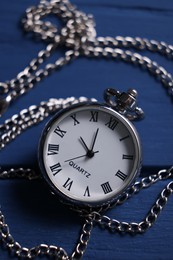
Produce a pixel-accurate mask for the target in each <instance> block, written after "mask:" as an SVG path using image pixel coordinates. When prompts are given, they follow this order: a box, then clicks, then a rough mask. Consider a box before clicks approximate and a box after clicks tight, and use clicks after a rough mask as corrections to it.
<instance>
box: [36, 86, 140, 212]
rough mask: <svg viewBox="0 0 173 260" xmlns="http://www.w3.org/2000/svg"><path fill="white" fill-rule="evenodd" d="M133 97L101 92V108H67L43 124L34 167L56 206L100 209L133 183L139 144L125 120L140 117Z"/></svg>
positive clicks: (91, 104) (90, 104) (132, 92)
mask: <svg viewBox="0 0 173 260" xmlns="http://www.w3.org/2000/svg"><path fill="white" fill-rule="evenodd" d="M136 95H137V92H136V91H135V90H129V91H128V92H127V93H125V92H123V93H120V92H119V91H116V90H115V89H107V90H106V91H105V94H104V96H105V101H106V103H104V104H100V103H97V102H84V103H78V104H75V105H72V106H70V107H67V108H65V109H62V110H61V111H59V112H58V113H57V114H56V115H55V116H54V117H53V118H52V119H51V120H50V121H49V122H48V123H47V125H46V127H45V129H44V130H43V133H42V136H41V139H40V143H39V165H40V169H41V172H42V174H43V177H44V179H45V180H46V182H47V183H48V185H49V187H50V189H51V191H52V192H53V194H55V195H58V197H59V198H60V200H61V201H63V202H65V203H67V204H70V205H71V206H77V207H80V208H86V207H90V208H97V207H103V206H105V205H108V204H111V203H112V202H114V200H115V199H117V197H118V196H119V195H120V194H122V193H123V192H124V191H125V190H126V189H127V188H128V187H129V185H130V184H132V182H133V181H134V180H135V179H136V177H137V176H138V174H139V172H140V168H141V144H140V140H139V136H138V133H137V131H136V129H135V128H134V126H133V125H132V123H131V122H130V121H129V119H128V118H130V119H132V118H134V117H137V116H138V117H139V115H140V116H141V115H142V110H141V109H139V108H137V107H136ZM112 99H115V100H112ZM139 111H140V112H139ZM134 113H135V115H133V114H134Z"/></svg>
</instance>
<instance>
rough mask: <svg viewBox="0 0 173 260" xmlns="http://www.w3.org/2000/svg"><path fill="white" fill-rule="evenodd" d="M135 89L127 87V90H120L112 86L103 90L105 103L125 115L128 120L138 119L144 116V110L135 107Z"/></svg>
mask: <svg viewBox="0 0 173 260" xmlns="http://www.w3.org/2000/svg"><path fill="white" fill-rule="evenodd" d="M137 95H138V93H137V91H136V90H135V89H129V90H128V91H127V92H120V91H118V90H116V89H113V88H108V89H106V90H105V91H104V99H105V101H106V104H107V105H109V106H110V107H112V108H113V109H115V110H116V111H118V112H119V113H120V114H122V115H124V116H126V117H127V118H128V119H129V120H139V119H142V118H143V117H144V111H143V110H142V109H141V108H139V107H137Z"/></svg>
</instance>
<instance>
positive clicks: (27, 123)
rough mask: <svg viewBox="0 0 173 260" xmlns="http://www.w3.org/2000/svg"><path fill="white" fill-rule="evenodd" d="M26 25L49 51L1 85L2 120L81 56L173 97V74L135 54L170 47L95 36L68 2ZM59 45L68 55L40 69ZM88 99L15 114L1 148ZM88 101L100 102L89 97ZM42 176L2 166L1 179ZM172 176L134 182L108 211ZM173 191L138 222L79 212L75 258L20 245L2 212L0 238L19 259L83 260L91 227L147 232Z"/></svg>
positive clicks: (172, 49)
mask: <svg viewBox="0 0 173 260" xmlns="http://www.w3.org/2000/svg"><path fill="white" fill-rule="evenodd" d="M52 14H53V15H54V16H55V17H57V18H58V19H60V20H61V22H62V24H63V27H62V28H61V29H58V28H57V27H56V26H55V25H54V24H52V23H51V22H50V21H45V19H44V20H42V19H43V18H45V17H47V16H49V15H52ZM22 24H23V28H24V30H25V31H27V32H28V33H34V35H35V36H36V37H39V38H40V39H41V40H44V41H46V42H47V43H48V45H47V47H46V49H45V50H41V51H40V52H39V53H38V55H37V57H36V58H35V59H33V60H32V61H31V62H30V63H29V65H28V66H27V67H26V68H25V69H24V70H23V71H22V72H20V73H19V74H18V75H17V76H16V78H14V79H12V80H10V81H6V82H0V95H1V98H0V116H2V115H3V113H5V111H6V110H7V109H8V106H9V105H10V103H11V102H13V101H14V100H15V99H16V98H18V97H20V96H21V95H23V94H25V93H26V92H28V91H30V90H31V89H32V88H33V87H34V86H35V85H36V83H38V82H40V81H41V80H42V79H43V78H44V77H47V76H49V75H50V74H51V73H52V72H54V71H56V70H58V69H60V68H61V67H64V66H65V65H66V64H67V63H70V62H71V61H72V60H74V59H76V58H78V57H79V56H85V57H88V58H89V57H91V58H92V57H94V58H99V57H103V58H111V59H113V60H122V61H124V62H127V63H131V64H133V65H138V66H140V67H142V68H144V69H146V70H147V71H148V72H149V73H151V74H152V75H153V76H155V77H156V78H158V79H159V80H160V82H161V83H162V85H163V86H164V87H165V88H166V89H167V91H168V94H169V95H170V96H173V78H172V75H171V74H169V73H168V72H167V71H166V70H165V68H163V67H161V66H160V65H159V64H157V63H156V62H155V61H152V60H151V59H149V58H148V57H145V56H142V55H140V54H139V53H138V52H135V51H141V50H148V51H151V52H157V53H159V54H161V55H163V56H165V57H166V58H169V59H173V46H172V45H169V44H167V43H165V42H158V41H155V40H148V39H142V38H139V37H136V38H132V37H121V36H117V37H115V38H113V37H96V31H95V23H94V19H93V17H92V15H87V14H85V13H83V12H81V11H79V10H78V9H77V8H76V7H75V6H73V5H72V4H71V3H70V2H69V1H68V0H51V1H50V2H49V1H45V0H42V1H40V3H39V5H38V6H33V7H31V8H28V9H27V10H26V12H25V16H24V18H23V19H22ZM61 46H63V47H66V48H67V49H68V50H67V51H65V53H64V56H63V57H60V58H59V59H57V60H56V61H55V63H48V64H47V65H45V67H44V68H43V69H39V67H40V65H42V64H43V63H44V62H46V60H47V59H48V58H49V57H50V56H51V55H52V54H53V53H54V52H55V51H56V50H57V48H60V47H61ZM129 49H130V50H129ZM132 50H134V51H132ZM88 100H89V99H87V98H85V97H81V98H78V99H77V98H74V97H71V98H67V99H62V98H59V99H50V100H48V101H46V102H41V103H40V105H38V106H35V105H33V106H30V107H29V108H28V109H24V110H22V111H21V112H20V113H19V114H18V115H17V114H16V115H14V116H12V118H11V119H8V120H5V122H4V123H3V124H1V125H0V149H3V148H4V147H5V146H6V145H7V144H8V143H9V142H11V141H12V140H14V139H15V138H16V137H17V136H18V135H20V134H21V133H22V132H23V131H25V130H26V129H28V128H29V127H32V126H34V125H36V124H38V123H39V122H41V121H43V120H44V119H45V118H46V117H48V116H49V115H50V114H53V113H55V112H56V111H58V110H59V109H62V108H65V107H67V106H70V105H72V104H75V103H79V102H83V101H88ZM90 101H96V100H95V99H90ZM40 177H41V176H40V174H39V173H35V172H34V170H33V169H24V168H18V169H13V168H12V169H9V170H3V169H2V168H0V179H7V178H26V179H29V180H33V179H38V178H40ZM172 177H173V167H171V168H170V169H164V170H161V171H159V172H158V173H157V174H154V175H151V176H148V177H145V178H143V179H141V180H140V181H137V182H136V183H134V184H133V185H132V186H131V187H130V188H129V189H128V190H127V191H126V192H125V193H123V194H122V195H121V196H120V197H119V198H118V199H117V200H116V201H115V202H114V203H113V204H111V205H108V206H107V208H104V210H106V209H108V208H112V207H115V206H117V205H120V204H122V203H124V202H125V201H126V200H127V199H129V198H130V197H131V196H132V195H134V194H137V193H138V192H139V191H140V190H141V189H144V188H148V187H149V186H151V185H152V184H154V183H156V182H158V181H161V180H165V179H169V178H172ZM172 193H173V181H171V182H170V183H169V184H167V186H166V187H165V188H164V189H163V190H162V192H161V194H160V196H159V197H158V199H157V200H156V202H155V204H154V205H153V206H152V207H151V209H150V211H149V213H148V214H147V216H146V217H145V218H144V220H143V221H141V222H140V223H127V222H120V221H118V220H116V219H111V218H109V217H108V216H105V215H102V213H101V211H97V212H96V211H94V212H90V213H84V212H80V213H81V215H82V217H84V219H85V220H84V224H83V227H82V230H81V235H80V237H79V241H78V243H77V246H76V248H75V249H74V252H73V253H72V254H71V256H69V255H68V254H67V252H66V251H65V250H64V249H63V248H61V247H57V246H53V245H50V246H49V245H46V244H40V245H38V246H36V247H33V248H25V247H22V246H21V245H20V244H19V243H18V242H16V241H15V240H14V238H13V237H12V235H11V234H10V230H9V227H8V225H7V224H6V223H5V220H4V216H3V214H2V212H0V238H1V240H2V242H3V243H4V245H5V247H6V248H7V249H8V250H9V251H10V252H11V254H12V255H14V256H17V257H19V258H28V259H33V258H35V257H36V256H42V255H46V256H50V257H54V258H55V259H65V260H66V259H80V258H81V257H82V256H83V254H84V252H85V250H86V248H87V245H88V242H89V239H90V235H91V231H92V228H93V224H98V225H100V226H101V227H102V228H105V229H108V230H109V231H111V232H120V233H132V234H137V233H143V232H145V231H146V230H147V229H148V228H150V227H151V226H152V225H153V224H154V222H155V221H156V219H157V217H158V216H159V214H160V212H161V210H162V209H163V208H164V206H165V205H166V203H167V201H168V198H169V196H170V195H171V194H172Z"/></svg>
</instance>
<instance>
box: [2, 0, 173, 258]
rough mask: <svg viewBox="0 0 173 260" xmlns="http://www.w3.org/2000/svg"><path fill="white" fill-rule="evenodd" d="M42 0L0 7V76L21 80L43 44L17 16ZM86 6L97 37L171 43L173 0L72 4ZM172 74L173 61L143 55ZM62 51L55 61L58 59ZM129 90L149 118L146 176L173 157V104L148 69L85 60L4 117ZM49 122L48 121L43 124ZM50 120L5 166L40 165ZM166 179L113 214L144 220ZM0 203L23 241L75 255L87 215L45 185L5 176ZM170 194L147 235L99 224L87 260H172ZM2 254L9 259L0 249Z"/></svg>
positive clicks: (25, 137)
mask: <svg viewBox="0 0 173 260" xmlns="http://www.w3.org/2000/svg"><path fill="white" fill-rule="evenodd" d="M35 3H38V1H30V0H25V1H17V0H13V1H11V2H10V4H9V2H7V1H1V5H0V11H1V16H0V60H1V62H0V72H1V76H0V80H1V81H3V80H7V79H11V78H12V77H15V76H16V74H17V73H18V72H19V71H21V70H22V69H23V68H24V67H25V66H26V65H27V64H28V63H29V62H30V60H31V59H32V58H33V57H35V56H36V55H37V53H38V51H39V50H40V49H42V48H45V44H44V43H42V42H36V41H33V40H31V39H28V37H27V36H26V35H23V34H22V31H21V28H20V26H19V19H20V17H21V15H22V14H23V12H24V10H25V9H26V8H27V7H28V6H30V5H31V4H35ZM73 3H75V4H76V5H77V6H78V7H79V8H80V9H82V10H84V11H85V12H87V13H93V14H94V17H95V20H96V24H97V27H96V28H97V32H98V35H99V36H102V35H103V36H107V35H110V36H116V35H122V36H127V35H129V36H141V37H146V38H149V39H153V38H154V39H156V40H163V41H165V42H168V43H170V44H171V43H172V24H173V15H172V12H173V2H171V1H164V2H163V1H160V0H157V1H156V0H153V1H149V0H146V1H142V2H141V1H140V2H137V1H136V0H125V1H120V0H99V1H98V0H92V1H91V0H87V1H84V0H83V1H79V0H75V1H73ZM143 54H144V55H147V56H149V57H151V58H152V59H154V60H156V61H157V62H158V63H159V64H161V65H163V66H165V67H166V68H167V69H168V71H170V72H171V71H172V66H173V65H172V61H171V60H166V59H165V58H163V57H161V56H159V55H154V54H151V53H147V52H143ZM60 55H61V53H60V52H57V54H55V55H54V57H52V58H51V59H50V60H55V59H56V57H58V56H60ZM109 86H111V87H116V88H120V89H122V90H125V89H127V88H129V87H134V88H137V90H138V92H139V102H140V105H141V106H142V107H143V108H144V110H145V111H146V118H145V120H143V121H141V122H138V123H136V127H137V129H138V131H139V133H140V135H141V139H142V143H143V157H144V159H143V161H144V165H145V166H146V168H145V169H147V170H145V171H144V174H148V173H151V172H152V170H153V168H155V167H159V168H160V167H163V166H165V165H166V166H169V165H171V164H172V162H173V153H172V146H173V138H172V129H173V120H172V115H173V106H172V102H171V99H170V98H169V97H168V96H167V95H166V94H165V93H166V92H165V90H164V89H163V88H162V86H161V84H160V83H159V82H157V81H156V80H155V79H153V78H152V76H150V75H148V74H147V72H145V71H143V70H141V69H139V68H137V67H132V66H130V65H128V64H124V63H123V62H117V61H109V60H104V59H99V60H95V59H90V60H89V59H86V58H80V59H78V60H76V61H75V62H73V63H72V64H70V65H68V66H66V67H65V68H63V69H62V70H61V71H58V72H57V73H54V74H52V75H51V76H50V77H49V78H47V79H45V80H44V81H43V82H41V83H40V84H38V85H37V87H36V88H35V89H34V90H32V91H31V92H30V93H28V95H25V96H23V97H22V98H20V99H18V100H17V101H16V102H15V104H13V105H12V106H11V107H10V109H9V110H8V112H7V114H6V115H5V116H4V117H3V118H1V119H0V122H3V121H4V120H5V119H7V118H9V117H10V116H11V115H13V114H14V113H18V112H19V111H20V110H21V109H23V108H25V107H28V106H29V105H31V104H38V103H39V102H40V101H42V100H48V99H49V98H50V97H67V95H68V96H72V95H73V96H81V95H83V96H88V97H91V96H93V97H96V98H98V99H99V100H101V99H102V91H103V90H104V89H105V88H106V87H109ZM44 123H45V122H44ZM44 123H42V124H40V125H39V126H37V127H33V128H32V129H30V130H28V131H26V132H25V133H24V134H22V135H21V136H20V137H18V138H17V139H16V140H15V141H14V142H12V143H11V144H10V145H8V147H7V148H5V149H4V150H2V151H1V153H0V165H2V166H4V167H5V166H7V167H11V166H15V165H20V166H21V165H23V166H26V165H28V166H32V165H35V166H36V165H37V159H36V158H37V144H38V139H39V136H40V133H41V131H42V128H43V126H44ZM163 186H164V184H163V183H158V184H155V185H154V187H153V188H151V189H149V190H144V191H142V192H141V193H140V194H138V195H136V196H135V197H134V198H133V199H131V200H129V201H128V202H127V203H126V204H124V205H122V206H119V207H117V208H116V209H113V210H112V211H110V212H109V216H112V217H113V216H114V217H115V218H118V219H120V220H123V221H136V222H138V221H141V220H142V219H143V217H144V215H145V214H146V212H147V211H148V210H149V208H150V206H151V204H152V203H153V202H154V199H155V198H156V197H157V195H158V193H159V191H160V190H161V188H163ZM0 205H1V209H2V211H3V212H4V214H5V216H6V221H7V223H9V224H10V228H11V232H12V233H13V235H14V237H15V239H17V240H18V241H19V242H20V243H21V244H22V245H23V246H30V247H32V246H33V245H35V244H39V243H49V244H56V245H59V246H62V247H64V248H65V249H66V250H67V251H68V252H71V251H72V249H73V247H74V245H75V242H76V240H77V238H78V232H79V230H80V227H81V225H80V224H81V220H80V219H79V217H78V216H77V215H76V213H74V212H71V211H69V210H68V209H66V208H65V207H63V206H62V205H61V204H60V203H59V202H58V201H57V200H56V199H55V198H52V196H51V195H50V194H49V191H48V190H47V187H46V186H45V184H44V183H42V182H38V181H34V182H27V181H1V182H0ZM172 213H173V203H172V198H171V199H170V202H169V204H168V206H167V207H166V209H165V210H164V211H163V213H162V214H161V216H159V219H158V221H157V223H156V224H155V225H154V227H152V228H151V229H150V230H149V231H148V232H147V233H146V234H143V235H138V236H130V235H123V236H122V235H119V234H110V233H109V232H108V231H106V230H101V229H100V228H95V230H94V232H93V234H92V237H91V241H90V243H89V246H88V250H87V252H86V255H85V257H84V259H123V260H124V259H129V258H131V259H139V257H140V258H141V259H144V260H145V259H173V256H172V250H171V248H172V240H173V232H172V230H173V226H172ZM0 259H2V260H6V259H11V257H10V256H9V255H8V254H7V253H6V251H5V250H4V249H3V248H1V250H0Z"/></svg>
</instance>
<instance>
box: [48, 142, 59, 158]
mask: <svg viewBox="0 0 173 260" xmlns="http://www.w3.org/2000/svg"><path fill="white" fill-rule="evenodd" d="M58 152H59V145H58V144H48V153H47V155H54V154H58Z"/></svg>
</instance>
